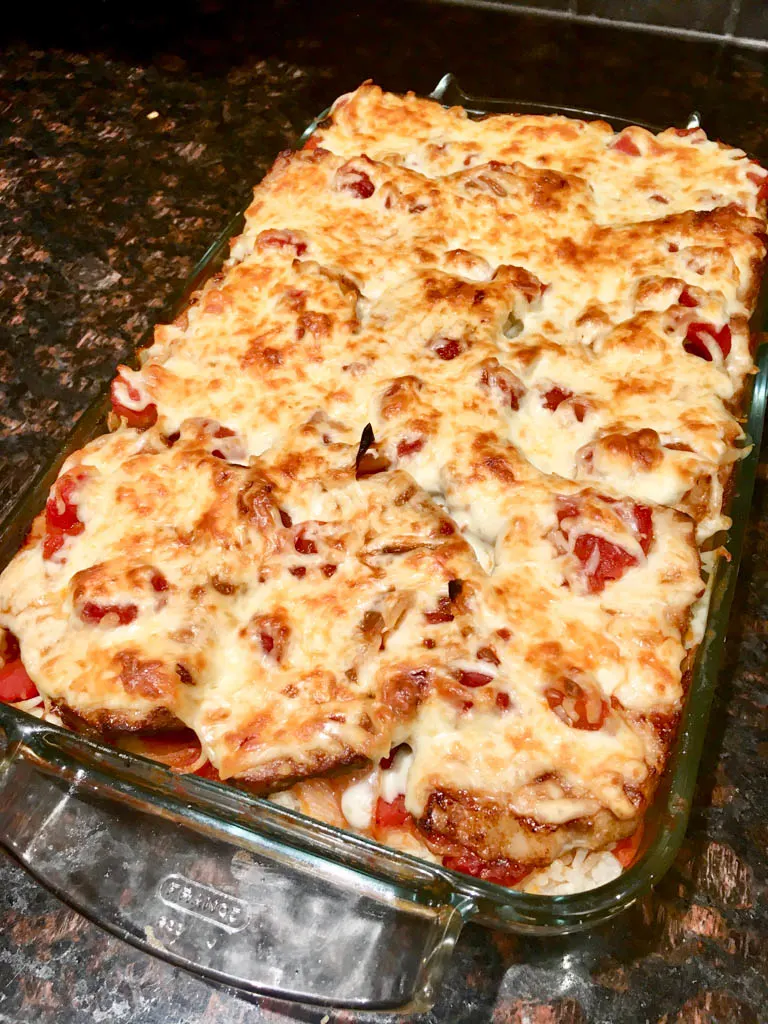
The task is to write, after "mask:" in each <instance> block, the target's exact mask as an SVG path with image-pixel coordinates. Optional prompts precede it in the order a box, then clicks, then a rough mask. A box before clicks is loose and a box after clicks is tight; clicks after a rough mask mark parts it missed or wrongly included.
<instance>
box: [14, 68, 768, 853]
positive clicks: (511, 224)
mask: <svg viewBox="0 0 768 1024" xmlns="http://www.w3.org/2000/svg"><path fill="white" fill-rule="evenodd" d="M764 191H765V189H764V183H763V172H762V171H761V170H760V169H759V168H756V166H755V165H754V164H752V163H751V162H749V161H747V160H746V158H745V157H744V154H743V153H741V151H738V150H732V149H728V148H727V147H724V146H721V145H720V144H718V143H712V142H709V141H708V140H707V139H706V137H705V136H704V135H703V133H702V132H700V131H696V132H691V133H684V134H680V133H675V132H674V131H672V130H670V131H668V132H663V133H661V134H660V135H658V136H653V135H651V134H650V133H648V132H646V131H644V130H643V129H640V128H631V129H627V130H625V131H624V132H622V133H619V134H616V133H614V132H613V131H612V129H611V128H610V127H609V126H608V125H606V124H603V123H601V122H594V123H591V124H590V123H586V122H580V121H573V120H569V119H567V118H561V117H547V118H542V117H527V116H508V117H506V116H505V117H493V118H488V119H485V120H482V121H474V120H472V119H470V118H468V117H467V116H466V114H465V112H463V111H460V110H449V111H446V110H443V108H441V107H440V106H439V105H438V104H434V103H431V102H429V101H424V100H419V99H417V98H415V97H413V96H412V95H408V96H406V97H404V98H401V97H394V96H390V95H387V94H384V93H382V92H381V91H380V90H379V89H377V87H375V86H370V85H365V86H363V87H361V89H359V90H357V92H356V93H355V94H353V95H351V96H349V97H343V98H342V99H341V100H340V101H338V102H337V104H336V105H335V107H334V110H333V114H332V117H331V121H330V123H328V124H324V125H323V127H322V129H321V130H320V131H319V132H318V133H317V134H316V136H315V137H313V139H312V140H311V141H310V144H309V146H308V147H307V148H305V150H303V151H302V152H299V153H294V154H283V155H281V156H280V157H279V158H278V160H277V161H276V163H275V165H274V167H273V169H272V171H271V172H270V174H269V175H268V176H267V177H266V178H265V179H264V181H263V182H262V183H261V185H259V187H258V188H257V189H256V191H255V193H254V200H253V203H252V204H251V207H250V209H249V210H248V212H247V216H246V226H245V230H244V232H243V234H242V235H241V236H240V237H239V238H238V239H236V240H234V242H233V244H232V250H231V253H232V255H231V258H230V260H229V262H228V263H227V264H226V266H225V268H224V270H223V271H222V273H221V274H218V275H216V277H215V278H214V279H212V280H211V281H210V282H209V283H208V284H207V285H206V286H205V287H204V288H203V289H202V290H201V292H200V293H199V295H198V296H197V297H196V299H195V301H193V303H192V304H191V305H190V308H189V309H188V310H187V312H186V313H185V314H183V315H182V316H181V317H180V318H179V319H178V320H177V321H176V322H175V323H174V324H171V325H168V326H164V327H159V328H157V330H156V334H155V341H154V344H153V345H152V347H151V348H150V349H149V350H147V351H146V352H145V353H143V355H142V366H141V369H140V370H138V371H132V370H129V369H127V368H121V370H120V375H119V377H118V379H117V380H116V382H115V385H114V388H113V399H114V403H115V412H116V421H117V422H119V421H120V420H123V421H124V423H123V427H121V429H119V430H118V431H117V433H115V434H114V435H112V436H110V437H107V438H102V439H99V440H98V441H96V442H93V443H92V444H91V445H89V446H88V447H87V448H86V449H84V450H83V452H80V453H77V454H76V455H75V456H73V457H72V458H71V459H70V460H69V462H68V463H67V465H65V467H64V471H63V476H62V477H61V478H60V481H59V483H58V484H57V485H56V487H55V488H54V491H53V494H52V500H53V501H54V508H53V513H52V519H51V518H50V516H48V515H46V517H45V518H41V519H40V520H39V521H38V523H37V525H36V527H35V529H34V531H33V534H32V537H31V540H30V543H29V544H28V545H27V547H26V548H25V550H24V551H23V552H22V553H20V555H19V556H17V558H16V560H15V561H14V562H13V563H12V564H11V566H10V567H9V568H8V569H7V570H6V572H5V574H4V575H3V577H2V582H1V583H0V622H2V624H4V625H6V626H7V627H8V628H9V629H11V630H13V631H14V632H15V633H16V634H17V635H18V636H19V637H20V640H21V645H22V652H23V656H24V659H25V663H26V665H27V668H28V671H29V672H30V674H31V675H32V678H33V679H34V680H35V682H36V683H37V684H38V686H39V688H40V689H41V691H42V692H43V693H44V694H45V696H46V697H47V698H48V699H49V700H50V701H52V702H53V703H54V704H55V705H56V706H58V707H64V708H65V710H66V712H67V713H68V714H70V715H75V716H78V717H79V719H81V720H83V721H85V722H87V723H90V724H91V725H92V726H95V727H96V728H99V729H152V728H158V727H163V726H164V725H167V724H173V723H178V722H179V721H180V722H183V723H184V724H186V725H188V726H190V727H191V728H192V729H194V730H195V732H196V733H197V735H198V737H199V739H200V742H201V745H202V750H203V754H204V755H206V756H207V757H208V758H209V759H210V761H211V763H212V765H213V766H214V767H215V768H216V769H217V771H218V772H219V774H220V776H221V777H222V778H228V779H231V780H233V781H235V782H237V783H239V784H243V785H248V786H250V787H252V788H256V789H258V790H260V791H271V790H276V789H282V788H284V787H286V786H288V785H290V784H291V783H293V782H295V781H296V780H297V779H312V778H314V777H316V776H318V775H320V774H327V773H334V772H338V771H340V770H345V771H348V770H349V769H352V768H359V766H361V765H362V766H366V772H367V774H365V773H362V774H361V772H360V771H356V772H354V773H353V776H351V778H353V779H354V780H355V783H354V784H355V785H358V784H360V785H364V786H367V787H368V790H367V792H368V794H369V796H370V793H376V792H379V793H380V794H381V795H382V799H384V800H385V801H387V802H388V803H391V802H392V799H393V793H394V792H395V791H394V790H393V788H392V787H393V784H391V783H390V782H387V781H386V779H385V775H386V772H385V771H384V770H381V771H380V770H379V769H378V768H376V765H377V762H378V760H379V759H380V758H382V757H384V756H386V755H387V754H388V753H389V751H390V749H392V748H394V747H395V746H397V745H398V744H402V743H404V742H405V743H407V744H408V746H409V748H410V751H411V753H410V754H409V755H408V768H407V772H405V771H404V773H403V779H402V780H401V782H400V783H399V785H400V788H399V790H397V793H398V799H401V800H402V802H403V807H404V809H405V812H407V814H408V815H409V816H410V817H409V818H408V820H409V821H410V822H411V825H410V826H409V828H411V832H409V833H408V835H409V836H410V839H409V842H410V843H411V844H412V845H411V846H410V847H408V848H409V849H413V848H414V846H413V844H415V849H416V850H417V851H418V850H419V849H421V850H426V848H427V847H425V846H423V845H419V844H423V843H426V844H427V846H428V847H429V849H430V850H431V851H432V853H433V855H438V856H443V855H448V856H461V855H462V854H463V852H466V851H471V852H472V853H473V854H474V855H475V856H478V857H480V858H483V859H484V860H487V861H495V860H498V859H502V860H504V859H506V860H510V861H513V862H516V863H522V864H529V865H530V864H544V863H547V862H549V861H550V860H552V859H553V858H554V857H557V856H559V855H561V854H562V853H564V852H566V851H568V850H570V849H573V848H575V847H591V848H599V847H602V846H604V845H605V844H606V843H609V842H611V841H613V840H614V839H618V838H621V837H623V836H625V835H628V834H629V833H631V832H632V831H633V830H634V829H635V828H636V825H637V822H638V821H639V819H640V817H641V815H642V812H643V809H644V807H645V806H646V805H647V802H648V801H649V800H650V799H651V798H652V795H653V791H654V789H655V786H656V783H657V781H658V777H659V774H660V773H661V771H663V768H664V764H665V760H666V757H667V755H668V752H669V749H670V744H671V742H672V739H673V736H674V731H675V725H676V721H677V717H678V716H679V713H680V709H681V707H682V701H683V699H684V690H685V686H684V674H683V668H684V666H687V665H689V663H690V659H691V649H690V645H691V642H692V641H691V634H690V631H689V623H690V620H691V615H692V609H693V608H694V606H695V604H696V602H697V600H698V599H699V597H700V595H701V593H702V591H703V583H702V579H701V571H700V561H699V556H698V547H699V545H701V544H702V543H704V542H706V541H708V540H709V539H710V538H711V537H712V536H713V535H714V534H715V533H716V532H717V531H718V530H720V529H722V528H724V527H726V526H727V525H728V520H727V518H726V517H724V515H723V496H724V489H725V487H726V486H727V481H728V478H729V474H730V469H731V467H732V464H733V462H734V460H735V459H737V458H738V457H739V445H740V444H741V442H742V440H743V433H742V430H741V427H740V424H739V419H738V416H739V411H740V410H739V401H740V396H741V394H742V392H743V389H744V385H745V381H746V380H747V378H748V375H749V374H750V373H751V372H753V363H752V358H751V346H750V338H749V331H748V317H749V315H750V313H751V312H752V309H753V307H754V304H755V300H756V294H757V287H758V283H759V278H760V272H761V269H762V264H763V261H764V259H765V251H766V248H765V241H764V231H765V213H766V211H765V199H764ZM126 423H127V424H128V425H131V424H134V425H138V426H139V427H141V428H146V427H149V428H150V429H149V430H147V431H146V432H144V433H142V432H139V431H136V430H132V429H126V428H125V424H126ZM68 481H69V482H68ZM72 509H76V511H77V516H78V517H79V518H78V519H77V520H76V521H75V522H74V525H73V524H72V521H71V512H72ZM68 517H69V518H68ZM52 523H53V526H52V525H51V524H52ZM56 524H59V526H58V527H57V526H56ZM61 524H64V525H63V526H61ZM80 524H82V528H81V527H80ZM57 529H59V533H56V530H57ZM62 530H63V535H62V532H61V531H62ZM361 779H362V782H360V780H361ZM312 785H313V783H312V782H311V781H310V782H303V783H301V784H300V786H299V787H298V788H297V789H296V792H297V793H298V792H301V793H303V794H304V795H305V797H307V798H308V794H309V793H314V795H315V797H316V798H317V799H316V800H315V802H314V804H311V806H312V808H314V809H313V813H318V814H321V815H322V816H324V817H325V818H326V819H327V820H333V821H334V822H337V821H338V820H339V815H340V814H341V811H340V810H339V809H338V806H337V805H333V806H332V803H333V802H332V800H331V797H332V796H333V792H335V790H333V787H331V788H330V789H328V786H329V785H330V784H329V783H326V782H322V783H319V782H318V783H317V787H318V788H317V789H316V790H312ZM302 787H303V788H302ZM323 787H325V788H323ZM377 787H378V788H377ZM326 790H327V792H326ZM329 794H330V795H329ZM310 803H311V802H310ZM341 806H342V808H343V807H344V803H343V801H342V805H341ZM318 808H319V809H318ZM328 808H331V809H330V810H329V809H328ZM334 808H335V809H334ZM345 813H348V814H349V815H352V817H348V818H347V820H350V821H352V819H353V818H354V819H355V821H354V822H353V823H354V824H355V827H358V828H362V829H363V830H364V831H366V830H367V831H370V830H371V829H373V831H372V832H371V834H374V835H377V836H382V835H383V836H384V837H385V838H388V841H390V834H389V833H387V831H386V827H384V826H381V828H380V829H379V830H378V831H377V828H378V826H374V825H373V824H371V822H370V821H368V823H366V822H365V821H363V822H362V824H361V823H360V822H358V821H357V816H356V815H355V814H353V812H352V811H351V810H348V811H347V812H345ZM371 813H372V812H371V811H370V809H369V812H368V814H369V818H370V814H371ZM364 817H365V816H364V815H363V818H364ZM341 820H343V818H342V819H341ZM361 820H362V819H361ZM369 826H370V827H369ZM392 836H393V838H391V841H392V842H396V843H398V844H400V845H402V844H403V839H402V832H397V833H396V834H395V833H392Z"/></svg>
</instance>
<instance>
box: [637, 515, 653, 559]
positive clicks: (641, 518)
mask: <svg viewBox="0 0 768 1024" xmlns="http://www.w3.org/2000/svg"><path fill="white" fill-rule="evenodd" d="M632 513H633V515H634V517H635V524H636V527H637V539H638V540H639V541H640V547H641V548H642V549H643V553H644V554H646V555H647V554H648V552H649V551H650V549H651V542H652V541H653V512H652V511H651V509H650V508H648V506H647V505H633V506H632Z"/></svg>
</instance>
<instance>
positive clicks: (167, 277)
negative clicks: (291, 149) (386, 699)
mask: <svg viewBox="0 0 768 1024" xmlns="http://www.w3.org/2000/svg"><path fill="white" fill-rule="evenodd" d="M126 6H127V7H128V8H129V10H127V11H123V12H122V13H120V14H115V13H114V11H111V10H108V8H110V7H111V5H103V4H97V3H95V2H90V3H84V4H82V5H74V8H75V9H74V10H72V9H70V8H69V7H68V6H67V5H61V7H62V9H61V10H58V11H57V12H56V13H55V14H53V15H51V17H50V18H49V17H46V18H42V17H40V14H39V10H38V11H35V10H34V9H30V11H29V12H26V11H24V10H23V9H20V10H15V11H14V12H13V14H12V15H11V17H12V18H13V19H14V21H13V23H11V22H9V21H6V23H5V25H4V26H3V29H2V32H3V33H4V39H5V41H4V61H3V71H2V77H1V78H0V108H2V117H3V119H4V120H5V121H6V123H7V125H8V130H7V132H6V134H5V142H4V146H3V154H2V163H1V164H0V196H1V197H2V205H1V206H0V229H1V230H2V234H3V244H2V247H1V248H0V261H1V263H2V278H1V279H0V310H2V331H3V343H2V347H1V348H0V440H1V445H2V446H1V448H0V467H1V469H2V472H0V507H2V508H7V507H8V504H9V503H10V501H11V500H12V499H13V497H14V495H15V494H17V493H18V491H19V490H20V489H21V488H23V487H24V486H25V485H26V484H27V482H28V481H29V479H30V476H31V475H32V474H33V472H34V471H35V469H36V468H37V467H38V466H39V465H41V464H42V463H43V462H44V461H45V460H46V459H47V458H48V457H49V456H50V455H51V453H52V452H53V451H54V450H55V449H56V446H57V444H59V443H60V441H61V439H62V438H63V436H64V435H65V433H66V431H67V429H68V427H69V425H70V424H71V423H72V422H73V420H74V419H75V418H76V417H77V416H78V415H79V414H80V413H81V412H82V410H83V409H84V407H85V406H86V405H87V403H88V401H89V400H90V399H91V398H92V396H94V395H95V394H96V393H97V392H98V391H99V389H100V388H101V387H102V386H103V383H104V381H105V380H107V379H108V378H109V377H110V376H111V374H112V372H113V370H114V367H115V365H116V364H117V362H118V361H119V360H120V359H122V358H124V357H125V356H126V355H127V354H128V353H129V352H130V351H131V350H132V348H133V347H134V345H135V344H136V342H137V341H138V340H139V338H140V337H141V335H142V333H143V332H144V331H145V330H146V329H147V327H148V326H149V325H150V324H152V323H153V322H154V321H155V320H156V319H158V318H159V317H160V316H161V314H162V310H163V308H164V307H166V305H167V303H168V301H169V299H170V297H171V296H172V294H173V292H174V290H175V289H176V288H177V287H178V285H179V284H180V282H181V281H182V280H183V278H184V276H185V275H186V274H187V273H188V272H189V271H190V269H191V268H192V266H193V265H194V263H195V261H196V260H197V258H198V257H199V256H200V255H201V254H202V252H203V251H204V250H205V248H206V246H207V244H208V242H209V241H210V240H211V239H212V238H213V237H214V236H215V235H216V233H217V232H218V231H220V230H221V229H222V227H223V226H224V224H225V223H226V221H227V218H228V216H229V215H230V214H231V213H233V212H234V211H235V210H236V209H237V208H238V207H239V206H240V205H241V203H242V202H243V200H244V199H245V198H246V196H247V194H248V191H249V187H250V184H251V183H252V182H253V181H254V180H256V179H257V178H258V177H259V176H260V174H262V173H263V172H264V170H265V169H266V168H267V167H268V165H269V164H270V162H271V160H272V158H273V157H274V155H275V154H276V152H277V151H278V150H279V149H280V148H282V147H284V146H286V145H288V144H290V143H291V142H292V141H293V140H294V138H295V137H296V134H297V132H298V131H299V130H300V128H301V127H302V126H303V125H304V124H305V123H306V122H307V121H309V120H310V119H311V117H312V116H313V115H314V114H315V113H317V112H318V111H319V110H321V109H322V108H323V107H324V106H326V105H327V104H328V102H329V101H330V100H332V99H333V98H334V96H336V95H337V94H338V93H340V92H342V91H346V90H348V89H350V88H353V87H354V86H355V85H357V84H358V83H359V82H360V81H361V80H362V79H364V78H367V77H372V78H374V79H376V80H377V81H378V82H379V83H380V84H382V85H384V86H386V87H388V88H392V89H396V90H397V89H400V90H402V89H405V88H408V87H411V88H414V89H415V90H417V91H421V92H426V91H429V90H430V89H431V88H432V87H433V86H434V85H435V83H436V82H437V80H438V78H439V77H440V76H441V75H442V74H443V73H444V72H445V71H446V70H452V71H454V72H455V73H456V74H457V75H458V76H459V78H460V80H461V81H462V83H464V84H465V87H466V88H467V89H471V90H472V91H474V92H477V93H480V94H486V95H488V94H495V95H507V96H513V97H517V98H520V99H530V100H539V101H544V102H549V103H560V104H569V105H579V106H585V107H591V108H595V109H598V110H600V109H604V110H609V111H612V112H615V113H620V114H623V115H624V116H626V117H630V118H632V117H634V118H638V119H641V120H647V121H661V122H672V123H683V122H684V121H685V118H686V115H687V114H688V112H689V111H690V110H691V109H693V108H698V109H699V110H701V111H702V112H703V114H704V121H705V126H706V127H707V129H708V131H709V132H710V133H711V134H714V135H719V136H722V137H723V138H725V139H726V140H727V141H730V142H734V143H738V144H741V145H743V146H744V147H745V148H747V149H748V150H749V151H750V152H751V153H752V154H753V155H755V156H757V157H762V158H763V159H765V158H768V129H766V128H765V126H764V124H763V123H762V121H761V118H762V117H763V116H764V113H765V110H766V109H768V107H767V106H766V101H767V100H768V64H766V61H765V58H763V57H761V55H760V54H759V53H757V52H755V51H748V50H739V49H736V48H730V49H729V48H725V47H721V46H719V45H715V44H708V43H707V44H704V43H691V42H679V41H676V40H674V39H672V38H668V37H661V36H659V37H653V36H649V35H646V34H640V33H638V34H633V33H629V32H619V31H614V30H610V29H604V28H595V27H592V26H574V25H571V24H569V23H567V22H563V21H552V20H546V19H539V18H535V17H533V18H532V17H524V16H520V15H507V14H505V13H501V12H495V11H488V10H481V9H478V8H460V7H456V6H452V5H439V6H438V5H429V4H419V3H413V4H409V3H407V2H401V0H393V2H390V3H386V4H383V3H379V2H378V0H373V2H371V3H368V4H360V5H358V8H357V10H355V9H354V8H353V7H352V5H350V4H348V3H346V2H344V0H342V2H340V3H337V4H333V5H328V7H326V6H325V5H322V7H320V6H319V5H314V6H313V5H311V4H310V3H307V4H305V5H304V6H302V4H301V3H299V2H293V0H288V2H275V3H274V4H272V5H269V4H264V5H237V4H235V3H232V4H231V5H229V6H228V5H227V4H226V2H225V0H200V2H199V3H198V4H197V5H188V6H187V7H186V8H185V16H184V19H183V20H180V19H178V18H175V17H174V16H172V15H171V14H169V13H168V10H167V9H166V8H165V7H164V6H163V4H162V3H156V4H155V5H154V6H153V5H151V4H150V3H148V2H139V3H138V4H133V5H126ZM30 7H31V5H30ZM241 8H243V9H245V8H249V11H248V12H246V13H244V12H243V10H241ZM250 8H253V9H252V10H250ZM108 19H111V20H109V21H108ZM121 19H122V20H121ZM767 478H768V456H766V458H765V461H764V465H763V467H762V473H761V479H760V481H759V482H758V489H757V495H756V499H755V504H754V508H753V513H752V518H751V522H750V528H749V540H748V544H747V549H746V554H745V561H744V565H743V569H742V575H741V580H740V584H739V591H738V594H737V598H736V606H735V610H734V614H733V619H732V628H731V632H730V639H729V641H728V645H727V651H726V657H725V668H724V671H723V673H722V678H721V681H720V686H719V692H718V695H717V698H716V704H715V709H714V712H713V716H712V726H711V729H710V733H709V739H708V743H707V749H706V753H705V757H704V762H703V766H702V770H701V774H700V779H699V786H698V793H697V799H696V805H695V808H694V812H693V816H692V819H691V823H690V827H689V830H688V835H687V838H686V840H685V843H684V846H683V849H682V851H681V853H680V855H679V857H678V858H677V862H676V864H675V866H674V868H673V869H672V871H671V872H670V873H669V875H668V876H667V877H666V879H665V880H664V881H663V883H662V884H661V885H660V886H659V887H658V889H657V891H656V892H655V893H653V894H652V895H649V896H648V897H647V898H645V899H644V900H643V901H642V902H641V903H640V904H638V905H636V906H635V907H633V908H632V909H631V910H630V911H628V912H626V913H625V914H624V915H623V916H621V917H620V918H618V919H617V920H616V921H614V922H613V923H611V924H608V925H606V926H604V927H602V928H600V929H597V930H596V931H594V932H592V933H589V934H587V935H582V936H574V937H571V938H568V939H548V940H536V941H533V940H523V939H520V938H516V937H513V936H509V935H502V934H499V933H491V932H488V931H485V930H482V929H480V928H477V927H471V928H468V929H467V930H466V931H465V933H464V934H463V935H462V937H461V940H460V942H459V945H458V948H457V950H456V953H455V956H454V960H453V963H452V965H451V967H450V969H449V973H448V978H447V980H446V983H445V986H444V989H443V992H442V994H441V997H440V999H439V1001H438V1003H437V1005H436V1007H435V1009H434V1010H433V1012H432V1013H431V1014H428V1015H425V1016H424V1017H422V1018H419V1020H420V1022H423V1024H427V1022H428V1021H429V1022H450V1024H465V1022H466V1024H470V1022H480V1021H493V1022H494V1024H586V1022H602V1024H614V1022H618V1021H622V1024H631V1022H635V1021H637V1022H641V1021H642V1022H644V1021H648V1022H655V1024H662V1022H663V1024H687V1022H692V1024H693V1022H695V1024H707V1022H723V1024H725V1022H727V1024H760V1022H761V1021H765V1020H766V1019H768V993H767V992H766V983H765V964H766V961H767V960H768V929H766V917H767V916H768V914H767V912H766V859H765V849H766V845H768V828H767V827H766V824H765V814H766V802H765V801H766V792H767V790H766V785H765V783H766V774H767V768H768V750H767V749H766V744H765V734H764V732H763V733H762V734H761V732H760V730H761V727H763V728H764V726H765V688H764V684H765V672H766V667H765V666H766V663H767V662H768V644H767V642H766V636H768V626H767V625H766V623H767V622H768V486H767V485H766V482H765V481H766V479H767ZM325 1013H326V1011H322V1010H310V1009H307V1008H300V1007H293V1008H292V1007H289V1006H278V1005H277V1004H275V1003H274V1002H270V1001H269V1000H261V1001H259V1000H255V1001H254V1000H251V1001H247V1000H245V999H242V998H240V997H238V996H236V995H234V994H232V993H227V992H224V991H221V990H217V989H215V988H213V987H211V986H209V985H208V984H207V983H205V982H202V981H200V980H198V979H195V978H193V977H191V976H188V975H186V974H184V973H183V972H181V971H178V970H176V969H174V968H172V967H170V966H168V965H166V964H164V963H161V962H160V961H158V960H156V959H154V958H152V957H149V956H146V955H144V954H141V953H139V952H137V951H135V950H133V949H131V948H129V947H128V946H126V945H124V944H122V943H121V942H120V941H118V940H117V939H115V938H112V937H111V936H109V935H107V934H106V933H104V932H102V931H100V930H99V929H98V928H97V927H95V926H93V925H91V924H89V923H87V922H86V921H84V920H83V919H82V918H80V917H78V916H77V915H76V914H74V913H72V912H71V911H69V910H68V909H67V908H65V907H64V906H63V905H62V904H61V903H59V902H58V901H57V900H56V899H54V898H53V897H52V896H50V895H49V894H48V893H47V892H46V891H44V890H43V889H42V888H40V887H39V886H38V885H37V884H36V883H34V882H33V881H32V880H31V879H30V878H29V877H28V876H27V875H26V874H25V873H24V872H23V871H22V870H21V869H20V868H19V867H18V866H17V865H16V864H15V863H13V862H11V861H10V860H9V859H8V858H7V857H5V856H4V855H2V854H0V1024H6V1022H7V1024H11V1022H12V1024H22V1022H23V1024H54V1022H55V1024H86V1022H89V1024H90V1022H101V1021H109V1022H110V1024H122V1022H130V1024H214V1022H216V1024H218V1022H226V1024H241V1022H242V1024H256V1022H262V1021H263V1022H287V1021H289V1020H300V1021H305V1022H320V1021H321V1020H322V1019H323V1018H324V1016H325ZM327 1015H328V1024H341V1022H344V1024H351V1022H354V1021H356V1020H358V1019H361V1018H358V1017H357V1016H356V1015H355V1014H353V1013H351V1012H337V1013H334V1012H333V1011H330V1010H329V1011H327ZM369 1019H370V1020H372V1021H374V1022H375V1024H379V1022H383V1021H384V1020H387V1021H389V1020H391V1019H393V1018H389V1017H374V1018H369Z"/></svg>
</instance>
